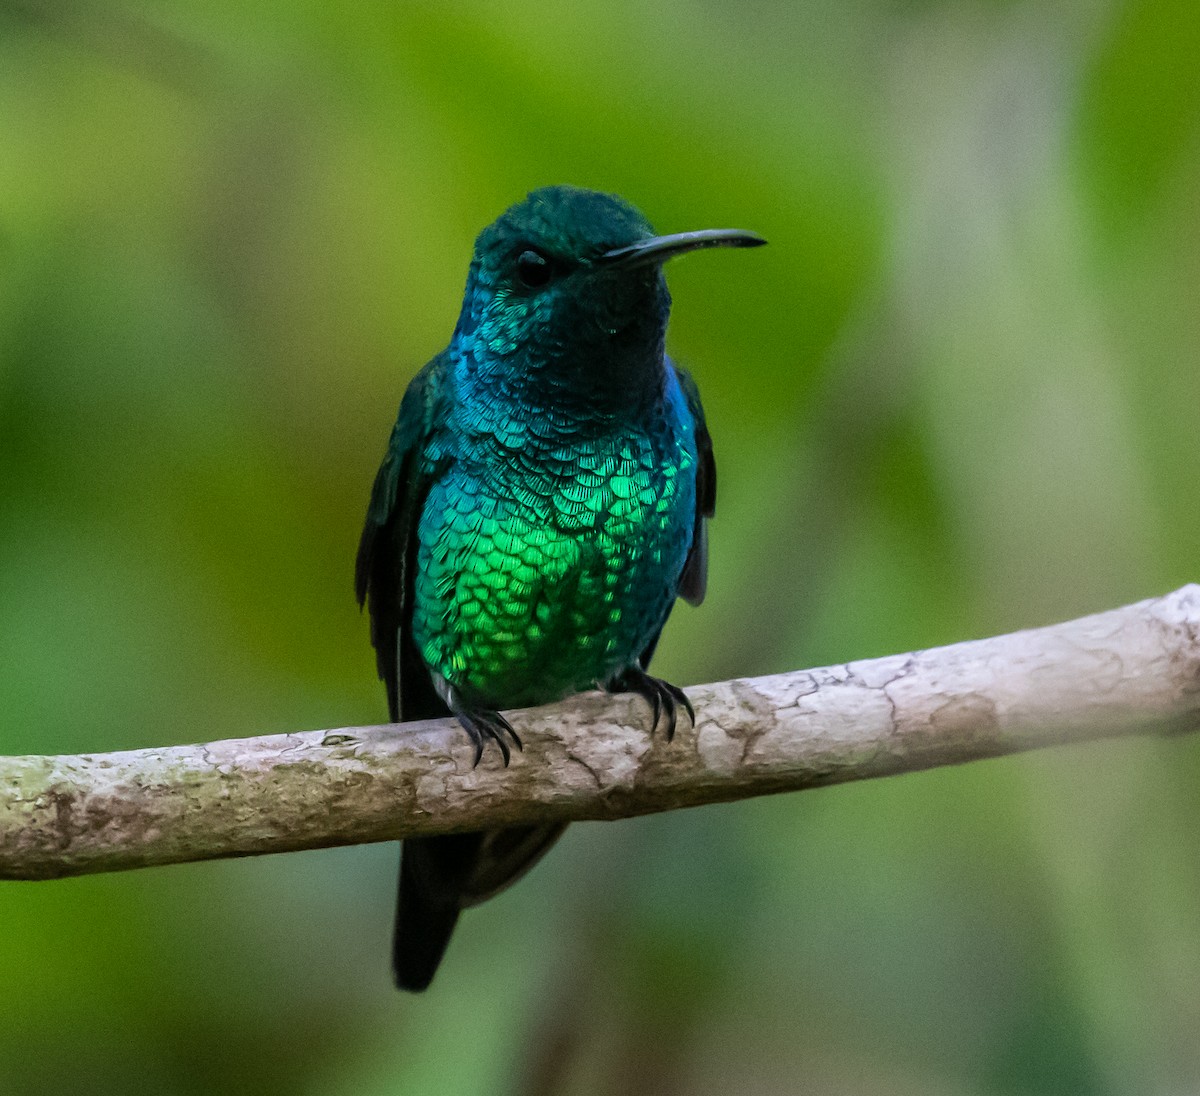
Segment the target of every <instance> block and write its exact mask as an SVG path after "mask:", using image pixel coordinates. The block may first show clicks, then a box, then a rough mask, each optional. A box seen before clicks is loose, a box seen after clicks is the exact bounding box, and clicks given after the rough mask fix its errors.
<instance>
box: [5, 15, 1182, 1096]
mask: <svg viewBox="0 0 1200 1096" xmlns="http://www.w3.org/2000/svg"><path fill="white" fill-rule="evenodd" d="M1198 43H1200V8H1198V7H1196V6H1195V5H1194V4H1191V3H1185V2H1183V0H1129V2H1126V3H1118V2H1117V0H1094V2H1091V3H1082V4H1080V3H1075V4H1072V3H1066V2H1065V0H1055V2H1051V3H1034V2H1033V0H1023V2H1013V0H1005V2H1001V0H994V2H985V0H973V2H969V3H963V2H950V0H943V2H940V3H939V2H936V0H932V2H931V0H927V2H924V3H897V2H895V0H851V2H849V3H836V2H834V0H810V2H807V3H805V4H803V5H797V4H790V3H785V2H783V0H750V2H749V3H747V4H743V5H740V6H737V5H725V4H718V3H714V2H712V0H677V2H675V3H673V4H670V5H646V4H637V3H633V2H632V0H581V2H579V3H576V4H573V5H570V6H567V5H562V6H555V5H546V4H544V3H535V2H533V0H515V2H513V3H510V4H507V5H483V4H478V5H472V4H467V3H459V2H454V0H440V2H439V0H433V2H430V3H426V4H411V3H407V2H403V0H400V2H390V3H381V2H374V0H367V2H363V3H358V4H346V3H325V4H318V3H306V2H300V0H291V2H286V3H285V2H282V0H241V2H239V3H232V2H229V0H225V2H221V0H214V2H210V3H199V2H197V0H190V2H189V0H184V2H180V3H168V4H151V3H148V2H146V0H141V2H130V3H125V4H119V3H113V2H110V0H91V2H89V0H62V2H58V0H0V713H2V718H0V752H4V753H26V752H37V753H51V752H61V751H83V752H92V751H100V750H107V749H117V748H124V747H137V746H146V745H153V744H165V743H170V742H188V741H196V740H201V739H209V738H218V737H227V736H236V735H244V734H253V733H266V732H271V731H282V730H288V729H294V728H317V727H336V726H342V725H347V724H355V723H371V722H378V721H380V720H382V719H383V718H384V713H385V706H384V697H383V690H382V688H381V687H380V686H379V684H378V683H377V682H376V681H375V675H374V667H373V659H372V655H371V652H370V648H369V644H368V639H367V629H366V624H365V621H364V620H363V619H362V617H361V616H360V615H359V613H358V610H357V609H356V607H355V605H354V601H353V597H352V592H351V570H352V562H353V555H354V549H355V545H356V541H357V536H358V532H359V529H360V527H361V521H362V517H363V513H364V508H365V505H366V498H367V492H368V488H369V486H370V483H371V479H372V476H373V473H374V470H375V467H376V465H377V463H378V460H379V458H380V456H381V454H382V452H383V447H384V445H385V442H386V439H387V435H388V431H389V429H390V427H391V424H392V421H393V419H394V417H395V411H396V405H397V403H398V401H399V398H400V394H401V392H402V390H403V388H404V386H405V384H406V383H407V381H408V380H409V378H410V377H411V376H412V374H413V373H414V372H415V371H416V369H417V368H419V367H420V366H421V365H422V364H423V363H424V362H425V361H426V360H427V359H428V358H430V357H431V356H432V355H433V354H434V353H436V352H437V351H438V350H439V349H441V347H442V346H443V345H444V344H445V343H446V341H447V340H448V337H449V334H450V331H451V329H452V327H453V324H454V320H455V317H456V314H457V309H458V302H459V299H460V294H461V290H462V284H463V280H464V278H465V273H466V264H467V260H468V257H469V254H470V248H471V243H472V240H473V238H474V235H475V233H476V232H477V231H478V230H479V229H480V228H481V227H483V226H484V225H485V224H487V223H488V222H489V221H490V220H492V218H493V217H495V216H496V214H497V213H499V212H500V211H501V210H502V209H503V208H504V207H505V206H507V205H508V204H509V203H511V202H512V201H514V200H516V199H518V198H520V197H521V196H522V195H523V194H524V193H525V192H526V191H527V190H529V189H531V188H533V187H535V186H539V185H543V184H548V183H559V182H567V183H574V184H577V185H582V186H589V187H595V188H599V189H604V190H612V191H616V192H618V193H620V194H622V195H623V196H624V197H626V198H628V199H629V200H630V201H632V202H633V203H634V204H635V205H637V206H638V207H639V208H641V209H642V210H644V211H645V212H646V214H647V215H648V216H649V217H650V219H651V221H652V222H653V223H654V225H655V227H656V228H657V229H658V230H659V231H662V232H674V231H681V230H686V229H692V228H698V227H707V226H712V225H726V224H728V225H734V226H738V227H744V228H747V229H751V230H754V231H756V232H759V233H761V234H762V235H764V236H765V237H766V238H767V239H769V240H770V241H771V246H770V247H769V248H766V249H764V250H762V251H758V252H755V253H753V254H745V255H736V256H730V255H723V256H718V257H705V258H696V259H691V260H689V261H687V262H681V263H679V264H678V265H677V266H672V267H671V269H670V277H671V285H672V290H673V292H674V296H675V300H676V307H675V313H674V319H673V322H672V328H671V333H670V345H671V346H672V348H673V351H674V353H675V354H676V356H677V357H678V358H679V359H681V360H682V361H683V362H684V363H685V364H686V365H687V366H688V367H689V368H690V369H691V370H692V372H693V374H694V375H695V377H696V379H697V381H698V382H699V384H700V386H701V389H702V391H703V393H704V397H705V404H706V408H707V411H708V418H709V421H710V423H711V426H712V432H713V435H714V438H715V441H716V447H717V456H718V461H719V464H720V471H721V494H720V499H719V506H718V515H717V520H716V522H715V523H714V525H713V526H712V530H711V536H712V573H711V576H710V583H709V600H708V602H707V603H706V604H705V605H704V607H703V608H702V609H701V610H699V611H693V610H690V609H688V608H687V607H680V608H679V609H678V610H677V611H676V613H675V616H674V619H673V620H672V621H671V624H670V626H669V628H668V630H667V634H666V635H665V636H664V639H663V642H662V644H661V646H660V648H659V652H660V653H659V655H658V661H657V663H656V665H657V667H658V668H659V670H660V671H661V672H662V673H663V674H664V675H665V676H667V677H668V678H670V679H671V680H676V681H680V682H695V681H701V680H715V679H719V678H724V677H729V676H735V675H748V674H758V673H767V672H773V671H778V670H783V669H790V668H796V667H799V666H802V665H812V664H821V663H828V662H836V661H842V660H845V659H849V658H855V657H864V656H869V655H877V654H885V653H890V652H894V651H900V650H906V649H909V648H914V647H927V646H931V645H934V644H938V643H944V642H950V641H954V640H959V639H966V638H971V637H975V636H980V635H986V634H990V633H995V632H999V631H1004V630H1008V629H1013V628H1018V627H1023V626H1029V625H1036V624H1042V623H1048V622H1050V621H1053V620H1058V619H1064V618H1067V617H1071V616H1076V615H1080V614H1083V613H1085V612H1090V611H1093V610H1098V609H1102V608H1108V607H1112V606H1115V605H1118V604H1122V603H1125V602H1128V601H1132V600H1136V599H1139V598H1142V597H1146V596H1149V595H1152V594H1157V593H1161V592H1164V591H1166V590H1168V589H1171V588H1173V587H1175V586H1178V585H1181V584H1183V583H1184V582H1188V581H1194V580H1197V579H1200V555H1198V553H1197V547H1196V546H1197V545H1198V544H1200V440H1198V438H1200V435H1198V431H1197V426H1196V409H1197V408H1198V407H1200V369H1198V368H1197V363H1198V362H1200V308H1198V306H1197V302H1198V300H1200V216H1198V213H1200V110H1198V109H1197V108H1198V107H1200V66H1198V65H1197V64H1196V57H1197V52H1198V51H1197V45H1198ZM518 763H519V761H518ZM1198 778H1200V744H1197V743H1194V742H1189V741H1175V742H1152V741H1146V742H1136V743H1126V744H1120V745H1107V746H1095V747H1088V748H1077V749H1072V750H1063V751H1057V752H1053V753H1050V754H1047V755H1041V756H1034V757H1025V758H1016V759H1012V760H1007V761H996V762H989V763H987V764H981V765H977V766H971V767H967V768H964V769H959V770H942V771H938V772H933V773H928V774H924V775H919V776H910V777H904V778H898V779H894V780H889V781H876V782H871V783H868V784H863V785H861V786H852V787H844V788H838V789H830V790H825V791H820V792H815V793H808V794H805V795H798V796H790V797H780V798H774V799H770V800H760V801H754V802H747V803H743V804H737V805H731V806H724V807H717V808H708V809H704V810H699V811H694V812H686V813H680V814H676V815H672V816H664V817H660V818H650V819H642V820H638V821H634V822H629V823H622V824H619V825H598V824H597V825H589V826H582V825H581V826H577V827H572V830H571V831H570V833H569V834H568V836H567V838H566V839H565V840H564V841H563V843H562V845H561V846H560V847H559V848H557V849H556V850H555V852H554V854H553V855H552V856H551V857H549V858H548V859H547V861H546V863H545V864H544V865H543V866H542V867H539V869H538V870H537V871H536V872H535V873H534V874H533V875H532V876H531V877H530V878H529V879H528V880H527V881H526V882H523V883H522V884H521V885H520V886H519V887H517V888H515V889H514V890H513V891H512V892H510V893H508V894H506V895H504V896H502V897H501V898H500V899H498V900H496V901H495V902H494V903H491V904H489V905H488V906H486V907H484V908H483V909H481V910H479V911H475V912H472V913H471V914H469V915H468V916H467V917H465V918H464V922H463V924H462V926H461V928H460V930H459V935H458V937H457V938H456V940H455V942H454V945H453V947H452V948H451V950H450V953H449V956H448V958H447V960H446V963H445V965H444V967H443V969H442V971H441V972H440V974H439V976H438V980H437V982H436V983H435V985H434V987H433V989H432V990H431V991H430V992H429V993H428V994H427V995H425V996H424V997H421V998H414V997H407V996H401V995H398V994H396V993H395V992H394V991H393V990H392V989H391V986H390V982H389V975H388V969H387V957H388V940H389V934H390V920H391V915H392V910H391V907H392V901H393V896H394V887H395V871H396V850H395V848H394V847H393V846H379V847H369V848H357V849H346V850H335V851H329V852H322V853H308V854H297V855H291V856H285V857H274V858H266V859H259V860H250V861H242V862H229V863H223V864H206V865H189V866H181V867H173V868H166V869H156V870H148V871H143V872H137V873H131V874H127V875H114V876H105V877H95V878H86V879H78V880H70V881H63V882H59V883H43V884H19V883H7V884H0V1020H3V1023H0V1093H3V1094H4V1096H26V1094H35V1093H37V1094H40V1093H51V1092H53V1093H57V1092H71V1093H88V1094H90V1093H97V1094H105V1093H113V1094H128V1093H154V1094H166V1096H172V1094H186V1096H190V1094H200V1093H221V1094H230V1096H238V1094H243V1093H245V1094H275V1093H280V1094H289V1096H290V1094H297V1096H376V1094H378V1096H382V1094H385V1093H388V1094H391V1093H400V1092H403V1093H408V1092H412V1093H422V1094H437V1093H454V1094H460V1093H481V1094H495V1093H503V1092H512V1093H522V1094H524V1093H528V1094H531V1096H533V1094H540V1093H568V1094H574V1096H583V1094H607V1093H622V1094H637V1093H647V1094H649V1093H654V1094H657V1093H684V1092H687V1093H700V1094H704V1093H722V1094H724V1093H726V1092H729V1091H735V1092H738V1093H746V1094H748V1096H756V1094H760V1093H762V1094H766V1093H772V1094H774V1093H791V1092H807V1091H812V1092H830V1093H855V1094H858V1093H870V1094H883V1096H891V1094H895V1096H908V1094H912V1093H921V1094H929V1093H938V1094H943V1093H944V1094H960V1093H961V1094H964V1096H965V1094H979V1096H985V1094H986V1096H993V1094H995V1096H1018V1094H1030V1096H1033V1094H1042V1093H1045V1094H1047V1096H1050V1094H1054V1096H1059V1094H1084V1096H1091V1094H1096V1096H1110V1094H1125V1093H1129V1094H1144V1093H1163V1094H1167V1093H1179V1092H1184V1091H1191V1090H1194V1089H1195V1087H1196V1085H1197V1081H1198V1079H1200V1041H1198V1040H1197V1039H1196V1038H1195V1033H1196V1031H1197V1029H1198V1027H1200V805H1198V800H1197V794H1196V787H1197V779H1198Z"/></svg>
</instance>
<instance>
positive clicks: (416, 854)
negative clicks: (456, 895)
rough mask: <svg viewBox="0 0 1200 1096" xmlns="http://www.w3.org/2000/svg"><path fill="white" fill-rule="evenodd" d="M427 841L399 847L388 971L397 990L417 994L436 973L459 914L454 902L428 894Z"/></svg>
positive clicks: (413, 842) (407, 843)
mask: <svg viewBox="0 0 1200 1096" xmlns="http://www.w3.org/2000/svg"><path fill="white" fill-rule="evenodd" d="M428 840H429V839H424V840H422V839H417V840H411V839H410V840H408V841H404V842H402V843H401V846H400V895H399V899H398V901H397V903H396V935H395V937H394V938H393V940H392V971H393V973H394V975H395V978H396V985H397V986H398V987H399V988H400V989H406V990H410V991H411V992H413V993H419V992H420V991H421V990H423V989H426V988H428V986H429V983H430V982H432V981H433V976H434V974H435V973H436V972H437V969H438V965H439V964H440V963H441V961H442V956H443V955H445V954H446V945H447V944H449V943H450V936H451V934H452V933H453V932H454V926H455V925H456V924H457V923H458V915H459V913H460V912H461V911H460V908H459V906H458V904H457V903H456V902H450V903H447V902H445V901H439V900H438V898H439V896H438V895H437V894H436V892H435V893H434V894H431V893H430V887H429V886H428V883H427V879H428V871H427V861H428V859H429V849H428V848H427V847H426V842H427V841H428Z"/></svg>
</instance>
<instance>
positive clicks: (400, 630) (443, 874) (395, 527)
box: [355, 352, 565, 990]
mask: <svg viewBox="0 0 1200 1096" xmlns="http://www.w3.org/2000/svg"><path fill="white" fill-rule="evenodd" d="M449 369H450V356H449V354H448V353H447V352H443V353H442V354H440V355H439V356H438V357H436V358H434V359H433V361H431V362H430V363H429V364H428V365H427V366H426V367H425V368H424V369H422V370H421V372H420V373H418V374H417V376H416V377H415V378H413V381H412V383H411V384H410V385H409V386H408V390H407V391H406V392H405V393H404V399H403V400H402V401H401V404H400V415H399V418H398V419H397V421H396V426H395V428H394V429H393V431H392V437H391V441H390V442H389V444H388V450H387V455H386V456H385V457H384V459H383V464H382V466H381V467H380V469H379V473H378V474H377V475H376V477H375V485H374V487H373V488H372V490H371V502H370V504H369V506H368V508H367V521H366V525H365V527H364V528H363V533H362V539H361V541H360V542H359V546H358V559H357V561H356V564H355V590H356V592H357V594H358V602H359V604H360V605H362V604H363V603H364V602H365V603H366V605H367V606H368V608H369V611H370V614H371V642H372V644H373V645H374V647H375V659H376V665H377V667H378V670H379V676H380V678H382V679H383V682H384V684H385V685H386V686H387V695H388V712H389V714H390V716H391V719H392V720H393V721H394V722H396V721H399V720H410V719H437V718H439V717H441V716H447V715H449V714H450V710H449V709H448V708H447V707H446V705H445V703H444V702H443V701H442V699H441V697H439V696H438V695H437V693H436V692H435V691H434V688H433V680H432V678H431V677H430V674H429V669H428V667H427V666H426V665H425V661H424V659H422V658H421V654H420V652H419V651H418V650H417V648H416V644H415V643H414V642H413V640H412V581H413V576H414V574H415V568H416V565H417V524H418V522H419V521H420V517H421V510H422V508H423V507H424V505H425V499H426V496H427V495H428V494H429V489H430V487H431V486H432V484H433V481H434V479H435V478H436V475H437V469H436V466H431V464H430V461H429V459H428V453H429V448H430V444H429V443H430V441H431V439H433V438H434V437H435V436H436V433H437V431H438V430H439V429H440V428H441V427H442V426H443V425H444V422H445V417H444V416H445V403H444V400H445V399H446V394H447V389H448V387H449V382H448V373H449ZM564 828H565V823H562V822H552V823H546V824H541V825H532V826H519V827H513V828H510V829H505V830H492V831H488V832H480V833H460V834H447V835H444V836H438V837H410V838H408V839H407V840H406V841H404V842H403V852H402V854H401V859H400V893H399V898H398V901H397V906H396V934H395V938H394V943H393V950H392V965H393V969H394V971H395V975H396V982H397V984H398V985H400V986H401V987H402V988H404V989H410V990H422V989H424V988H425V987H426V986H428V985H429V982H430V981H431V980H432V978H433V975H434V972H435V971H436V970H437V967H438V964H439V963H440V962H441V959H442V955H443V953H444V952H445V950H446V945H447V944H448V943H449V941H450V935H451V933H452V932H453V931H454V925H455V923H456V922H457V921H458V915H459V912H460V911H461V910H463V909H465V908H466V907H467V906H473V905H476V904H477V903H479V902H482V901H484V900H486V899H487V898H490V897H491V896H492V895H494V894H496V893H497V892H499V891H501V890H503V889H504V888H505V887H507V886H509V885H510V884H511V883H514V882H516V880H517V879H519V878H520V877H521V876H522V875H524V874H525V872H527V871H528V870H529V869H530V868H531V867H532V866H533V865H534V864H535V863H536V862H537V861H538V860H539V859H540V858H541V856H542V855H543V854H544V853H545V852H546V850H547V849H548V848H549V847H550V846H551V845H552V844H553V843H554V842H555V841H556V840H557V839H558V837H559V835H560V834H561V833H562V831H563V829H564Z"/></svg>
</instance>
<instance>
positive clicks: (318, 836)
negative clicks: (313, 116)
mask: <svg viewBox="0 0 1200 1096" xmlns="http://www.w3.org/2000/svg"><path fill="white" fill-rule="evenodd" d="M688 695H689V696H690V698H691V700H692V703H693V704H694V705H695V707H696V713H697V726H696V728H695V729H694V730H693V729H692V728H691V727H689V726H688V725H687V722H686V719H685V720H684V721H683V725H682V726H681V727H680V730H679V733H678V734H677V735H676V737H675V741H674V742H672V743H667V742H666V741H664V740H663V738H662V736H661V735H659V736H656V737H654V738H652V737H651V735H650V733H649V731H650V726H649V723H650V713H649V710H648V706H647V705H646V704H645V703H644V702H643V701H641V700H639V699H636V698H633V697H608V696H604V695H602V694H599V693H585V694H583V695H581V696H577V697H572V698H571V699H569V700H566V701H564V702H562V703H560V704H554V705H550V706H548V707H544V708H536V709H531V710H529V711H525V712H520V713H518V714H517V715H516V716H514V717H513V723H514V724H515V725H516V726H517V728H518V729H519V730H520V732H521V735H522V737H523V739H524V741H525V751H524V753H521V754H516V755H515V756H514V759H513V763H512V765H511V767H509V768H507V769H505V768H504V767H503V766H502V764H501V763H500V760H499V757H498V755H497V754H496V753H495V752H494V751H492V750H489V751H488V752H487V754H486V756H485V758H484V761H483V763H482V764H480V765H479V767H478V768H473V767H472V764H471V762H472V758H473V750H472V747H471V746H470V744H469V742H468V741H467V736H466V735H465V734H464V733H463V732H462V731H461V730H460V729H459V727H458V726H457V724H456V723H454V722H453V721H452V720H449V719H440V720H431V721H427V722H422V723H409V724H404V725H400V726H397V725H390V726H382V727H350V728H347V729H344V730H338V731H302V732H297V733H294V734H279V735H266V736H263V737H260V738H245V739H233V740H230V741H225V742H210V743H208V744H206V745H201V746H165V747H158V748H154V749H147V750H129V751H124V752H120V753H109V754H83V755H78V756H61V757H42V756H29V757H0V878H6V879H50V878H55V877H59V876H65V875H78V874H82V873H85V872H99V871H116V870H119V869H123V868H136V867H143V866H146V865H150V864H171V863H178V862H182V861H189V860H207V859H213V858H216V857H225V856H250V855H255V854H258V853H270V852H287V851H291V850H294V849H311V848H321V847H326V846H331V845H350V844H357V843H360V842H366V841H390V840H394V839H395V838H399V837H407V836H410V835H416V834H434V833H446V832H449V831H453V830H466V829H484V828H494V827H498V826H508V825H514V824H518V823H528V822H535V821H546V820H547V819H550V818H562V819H571V820H576V819H613V818H625V817H629V816H632V815H637V814H647V813H650V812H653V811H665V810H673V809H675V808H677V807H691V806H697V805H699V804H702V803H718V802H722V801H726V800H732V799H744V798H748V797H749V796H754V795H765V794H768V793H771V792H782V791H795V790H798V789H801V788H813V787H820V786H823V785H826V784H837V783H841V782H843V781H848V780H863V779H866V778H868V777H875V776H888V775H891V774H893V773H902V772H911V771H914V770H917V769H929V768H934V767H935V766H938V765H952V764H958V763H960V762H964V761H974V760H977V759H980V758H986V757H996V756H999V755H1002V754H1009V753H1015V752H1017V751H1020V750H1030V749H1036V748H1038V747H1042V746H1052V745H1057V744H1061V743H1067V742H1086V741H1091V740H1095V739H1102V738H1112V737H1117V736H1121V735H1145V734H1153V733H1170V734H1174V733H1182V732H1189V731H1194V730H1196V729H1198V728H1200V586H1185V587H1184V588H1183V589H1181V590H1177V591H1176V592H1175V593H1173V594H1168V595H1167V596H1165V597H1161V598H1155V599H1153V600H1150V601H1143V602H1139V603H1138V604H1136V605H1130V606H1127V607H1126V608H1123V609H1114V610H1112V611H1111V612H1107V613H1099V614H1097V615H1095V616H1089V617H1083V618H1082V619H1080V620H1073V621H1070V622H1068V623H1066V624H1057V625H1054V626H1052V627H1048V628H1039V629H1036V630H1033V631H1025V632H1015V633H1013V634H1011V635H1005V636H998V637H996V638H994V639H984V640H977V641H975V642H971V643H957V644H954V645H953V646H950V647H940V648H936V649H933V650H928V651H917V652H914V653H912V654H906V655H893V656H891V657H888V658H876V659H868V660H865V661H862V662H851V663H848V664H846V665H844V666H832V667H826V668H824V669H819V670H805V671H798V672H796V673H788V674H779V675H777V676H774V677H759V678H745V679H741V680H734V681H724V682H720V683H719V684H716V685H703V686H697V687H696V688H694V689H690V690H689V691H688Z"/></svg>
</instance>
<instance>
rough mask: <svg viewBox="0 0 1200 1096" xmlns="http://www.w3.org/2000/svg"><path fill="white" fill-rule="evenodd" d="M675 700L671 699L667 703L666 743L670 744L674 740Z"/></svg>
mask: <svg viewBox="0 0 1200 1096" xmlns="http://www.w3.org/2000/svg"><path fill="white" fill-rule="evenodd" d="M675 712H676V709H675V700H674V698H673V697H672V698H671V699H670V700H668V701H667V741H668V742H670V741H672V740H673V739H674V738H675Z"/></svg>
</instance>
